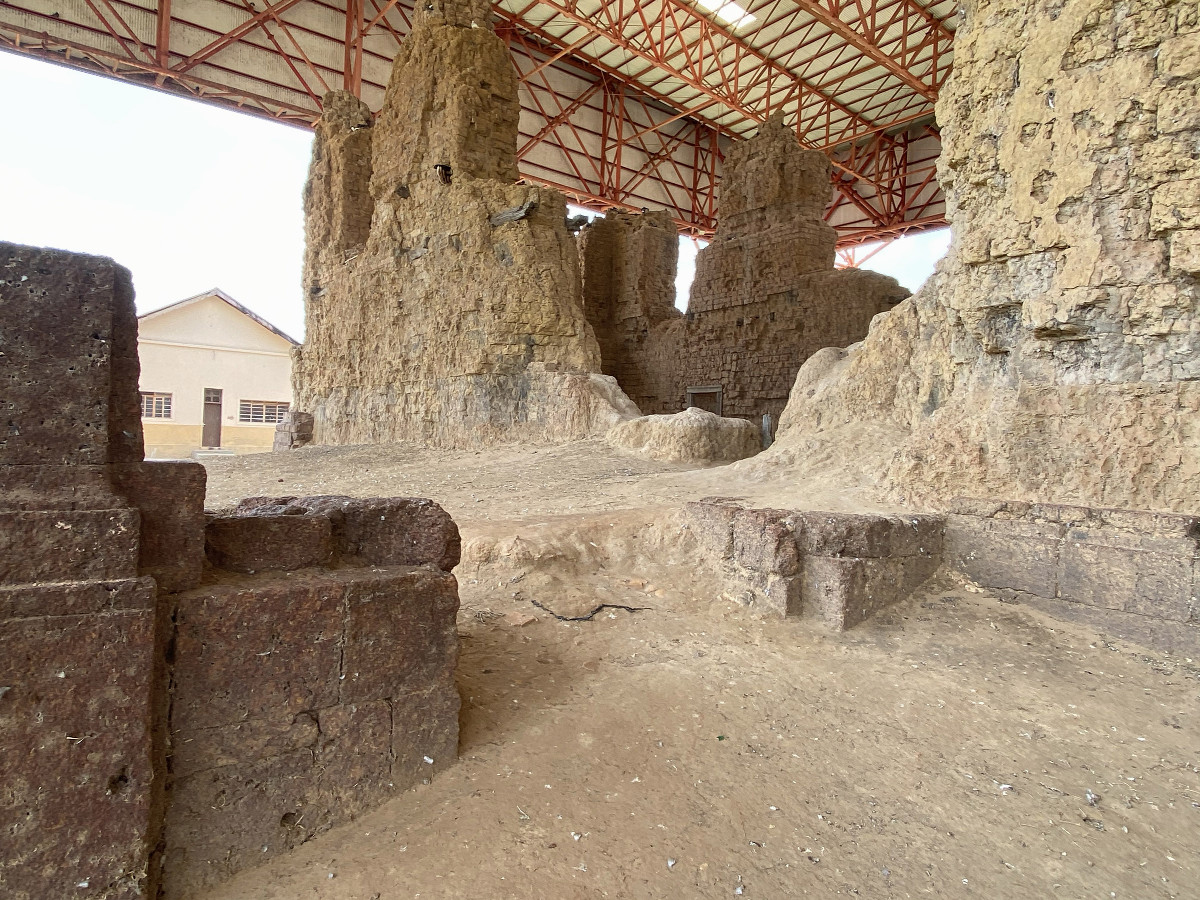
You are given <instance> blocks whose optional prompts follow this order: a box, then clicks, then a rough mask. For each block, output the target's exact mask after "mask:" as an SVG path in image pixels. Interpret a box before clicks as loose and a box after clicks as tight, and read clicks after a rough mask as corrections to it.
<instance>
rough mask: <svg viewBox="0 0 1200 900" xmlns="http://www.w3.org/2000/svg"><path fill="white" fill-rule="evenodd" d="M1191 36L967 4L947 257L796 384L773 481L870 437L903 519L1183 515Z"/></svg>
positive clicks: (1198, 193)
mask: <svg viewBox="0 0 1200 900" xmlns="http://www.w3.org/2000/svg"><path fill="white" fill-rule="evenodd" d="M1197 28H1198V24H1197V7H1196V5H1195V4H1194V3H1183V2H1169V0H1133V2H1112V0H1065V2H1064V0H1029V2H1023V3H1019V2H1012V0H1005V2H994V0H967V2H965V3H964V4H963V12H962V20H961V24H960V26H959V29H958V32H957V36H956V38H955V46H954V73H953V75H952V77H951V79H950V80H949V82H948V83H947V85H946V87H945V89H944V90H943V92H942V95H941V99H940V101H939V104H938V119H939V121H940V123H941V126H942V136H943V142H944V150H943V153H942V157H941V160H940V161H939V177H940V179H941V183H942V187H943V189H944V190H945V192H946V195H947V198H948V201H949V205H950V213H951V217H952V221H953V223H954V238H953V242H952V245H951V249H950V252H949V255H948V256H947V257H946V259H945V260H944V261H943V262H942V264H941V266H940V269H939V272H938V273H937V274H936V275H935V276H934V277H933V278H932V279H931V280H930V282H929V283H928V284H927V285H926V286H925V288H924V289H923V290H922V291H920V292H919V293H918V294H917V295H916V296H915V297H913V298H912V299H911V300H910V301H908V302H906V303H904V304H901V305H900V306H899V307H898V308H897V309H896V310H894V311H893V312H892V313H891V314H890V315H889V316H887V317H886V318H885V319H884V320H883V321H882V322H880V323H879V324H878V326H877V327H876V328H874V330H873V331H872V333H871V335H870V337H868V338H867V340H866V341H865V342H864V343H863V345H862V346H861V348H858V349H855V350H853V351H851V352H849V353H847V354H837V353H834V352H832V351H831V352H828V353H824V354H820V355H819V356H818V357H817V358H815V359H814V360H812V361H811V362H810V363H809V364H808V365H807V366H806V367H805V368H804V369H803V370H802V371H801V373H800V375H799V377H798V378H797V381H796V386H795V389H794V390H793V393H792V397H791V400H790V402H789V405H788V409H787V413H786V415H785V420H784V422H783V429H782V433H781V441H780V445H781V446H780V447H779V449H778V450H777V453H776V458H777V460H778V461H779V462H782V463H784V464H792V463H795V464H797V465H799V466H801V467H802V466H803V463H802V460H803V458H805V457H806V456H809V455H811V453H812V452H813V451H814V450H817V449H819V447H820V446H822V445H824V446H828V445H829V444H830V442H836V441H843V442H845V441H848V440H853V435H852V434H851V432H852V431H853V428H854V426H855V423H860V424H861V423H870V424H871V425H873V426H878V427H877V428H876V434H877V435H878V434H882V433H888V434H891V435H892V436H893V440H894V447H893V451H894V452H891V453H888V454H885V457H884V458H883V460H882V461H881V462H879V463H878V465H877V467H876V468H877V469H878V474H879V475H880V476H881V477H882V478H883V479H884V482H885V483H886V484H889V485H890V490H891V491H892V493H893V494H894V495H895V496H896V497H898V498H900V499H907V500H910V501H915V502H923V503H936V502H940V501H944V500H945V499H947V498H949V497H951V496H954V495H955V494H960V493H969V494H971V495H973V496H1001V497H1016V498H1022V499H1039V500H1056V501H1062V502H1078V503H1099V504H1103V505H1111V506H1137V507H1149V508H1156V509H1176V510H1195V509H1197V508H1200V500H1197V497H1200V380H1198V379H1200V299H1198V295H1197V285H1196V275H1197V274H1198V273H1200V255H1198V254H1197V247H1198V246H1200V240H1198V237H1200V232H1197V230H1196V229H1197V227H1200V164H1198V163H1197V161H1196V160H1197V157H1198V156H1200V116H1198V115H1197V112H1196V110H1197V106H1196V86H1197V76H1198V74H1200V41H1198V35H1197ZM902 346H910V347H911V348H912V352H911V354H910V353H897V352H896V348H897V347H902ZM848 449H850V450H853V448H852V447H848Z"/></svg>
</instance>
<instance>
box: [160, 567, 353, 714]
mask: <svg viewBox="0 0 1200 900" xmlns="http://www.w3.org/2000/svg"><path fill="white" fill-rule="evenodd" d="M176 602H177V613H176V619H177V624H176V630H175V670H174V681H175V685H176V686H175V692H174V698H173V706H172V713H171V728H172V730H179V729H201V728H210V727H212V726H215V725H228V724H231V723H234V722H238V721H241V720H244V719H246V718H250V717H267V718H271V717H274V718H277V719H282V720H285V721H288V722H290V721H291V720H292V719H293V718H294V717H295V716H296V715H298V714H299V713H301V712H303V711H305V710H311V709H317V708H320V707H325V706H333V705H334V704H335V703H336V702H337V699H338V677H339V675H340V674H341V654H342V641H343V630H344V623H345V614H344V606H345V598H344V595H343V590H342V587H341V581H340V580H339V579H337V578H334V577H332V576H326V575H315V574H314V575H311V576H307V577H296V576H282V577H280V576H269V575H265V576H261V577H258V578H255V579H240V580H238V581H235V582H233V583H230V584H225V585H212V586H206V587H202V588H197V589H195V590H192V591H185V592H184V593H181V594H179V595H178V596H177V598H176Z"/></svg>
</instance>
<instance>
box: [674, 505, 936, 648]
mask: <svg viewBox="0 0 1200 900" xmlns="http://www.w3.org/2000/svg"><path fill="white" fill-rule="evenodd" d="M684 515H685V518H686V520H687V522H688V525H689V527H691V528H692V529H693V530H694V532H695V534H696V537H697V539H698V540H699V541H700V544H701V546H702V547H703V548H704V549H705V550H706V551H707V553H708V554H710V555H711V557H710V558H711V559H713V560H714V561H715V564H716V566H717V569H718V572H719V574H720V575H721V577H722V578H723V579H724V581H725V583H726V586H727V589H728V594H729V596H731V597H732V598H733V599H735V600H738V601H739V602H742V603H745V604H746V605H749V606H756V607H760V608H762V609H764V610H765V611H766V612H768V613H770V614H772V615H778V616H799V617H804V618H811V619H814V620H816V621H818V622H820V623H821V624H822V625H823V626H825V627H826V628H829V629H831V630H834V631H842V630H845V629H847V628H853V627H854V626H855V625H858V624H860V623H861V622H863V621H865V620H866V619H868V618H870V617H871V616H872V615H874V614H875V613H876V612H878V611H879V610H880V609H882V608H884V607H886V606H889V605H891V604H893V603H896V602H898V601H900V600H903V599H905V598H906V597H908V596H909V595H910V594H911V593H912V592H913V591H914V590H916V589H917V588H918V587H920V586H921V585H922V584H923V583H924V582H925V581H927V580H928V579H929V578H930V577H931V576H932V575H933V574H934V572H936V571H937V569H938V568H939V567H940V566H941V563H942V528H943V521H942V518H941V517H940V516H927V515H906V516H884V515H865V514H855V513H831V512H811V511H799V510H779V509H750V508H746V507H743V506H741V505H740V504H739V503H737V502H736V501H731V500H726V499H722V498H712V499H708V500H702V501H699V502H697V503H689V504H688V505H687V506H686V507H685V512H684Z"/></svg>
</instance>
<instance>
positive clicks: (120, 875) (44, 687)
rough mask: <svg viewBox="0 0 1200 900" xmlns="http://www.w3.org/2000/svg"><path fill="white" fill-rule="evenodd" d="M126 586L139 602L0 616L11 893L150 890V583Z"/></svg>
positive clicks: (120, 894) (0, 875) (109, 899)
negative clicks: (66, 612) (100, 610)
mask: <svg viewBox="0 0 1200 900" xmlns="http://www.w3.org/2000/svg"><path fill="white" fill-rule="evenodd" d="M79 591H84V592H86V589H83V588H80V589H78V590H77V589H76V588H75V586H73V585H64V586H59V585H56V586H54V587H53V588H46V589H43V591H42V592H41V596H40V598H39V600H40V602H39V604H38V605H39V606H41V607H42V608H43V609H47V610H50V609H63V608H69V607H70V606H71V605H74V604H75V602H76V601H77V600H78V599H79ZM48 592H49V593H56V592H57V593H67V594H72V595H74V596H72V597H70V598H69V599H64V601H63V602H57V601H56V600H54V599H53V598H50V597H47V596H46V593H48ZM126 593H127V597H126V600H127V602H130V603H131V605H135V606H139V607H141V608H140V609H122V610H112V611H107V612H103V613H93V614H89V615H50V614H46V613H43V614H40V615H38V616H37V617H33V618H14V619H7V620H2V619H0V646H2V647H3V648H4V652H3V653H0V688H2V690H0V771H3V772H4V777H3V781H4V789H3V790H2V791H0V820H2V821H3V822H4V838H3V840H2V841H0V847H2V850H0V895H3V896H4V897H6V898H9V897H11V898H13V900H41V898H44V897H83V898H103V900H116V898H121V900H126V898H128V900H134V898H139V900H140V898H144V897H146V896H147V894H146V892H145V891H146V865H147V853H148V844H147V842H148V841H149V840H150V839H151V837H152V835H151V833H150V831H151V830H150V792H151V774H152V767H151V754H150V673H151V655H152V654H151V650H152V642H153V641H152V620H153V614H152V613H151V612H150V611H149V609H148V607H149V606H150V605H151V603H152V601H153V584H152V583H150V582H148V581H139V582H133V583H131V584H130V585H129V590H128V591H127V592H126Z"/></svg>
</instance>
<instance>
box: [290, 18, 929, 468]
mask: <svg viewBox="0 0 1200 900" xmlns="http://www.w3.org/2000/svg"><path fill="white" fill-rule="evenodd" d="M416 16H417V18H416V21H415V22H414V27H413V31H412V33H411V34H410V35H409V36H408V37H407V38H406V39H405V41H404V43H403V45H402V47H401V49H400V52H399V53H398V54H397V56H396V59H395V62H394V64H393V69H392V77H391V82H390V83H389V86H388V91H387V95H386V97H385V99H384V105H383V109H382V110H381V111H380V112H379V114H378V115H377V116H375V117H374V119H372V116H371V113H370V110H369V109H368V108H367V107H366V106H365V105H364V104H363V103H361V102H360V101H358V100H357V99H355V98H354V97H352V96H350V95H349V94H345V93H338V92H334V93H332V94H330V95H329V96H327V97H326V98H325V101H324V112H323V115H322V117H321V120H320V122H318V124H317V136H316V142H315V145H314V150H313V162H312V168H311V170H310V175H309V183H308V187H307V190H306V194H305V216H306V222H307V226H306V227H307V247H308V249H307V254H306V257H305V268H304V284H305V292H306V305H307V339H306V342H305V345H304V348H303V350H302V351H301V352H300V354H299V356H298V357H297V361H296V369H295V376H294V380H295V387H296V406H297V408H298V409H302V410H305V411H307V412H310V413H311V414H312V415H313V416H314V419H315V427H314V436H315V440H316V442H317V443H324V444H345V443H364V442H386V441H396V440H416V441H420V442H422V443H424V444H427V445H432V446H479V445H488V444H498V443H506V442H514V441H538V442H545V441H566V440H572V439H577V438H582V437H587V436H590V435H597V436H599V435H603V434H604V433H605V432H606V431H607V430H608V429H609V428H610V427H611V426H613V425H615V424H617V423H618V422H620V421H622V420H625V419H629V418H632V417H634V416H636V415H637V414H638V411H639V409H640V411H641V412H642V413H644V414H652V413H661V412H679V411H681V410H683V409H684V408H686V407H688V406H700V407H702V408H706V409H709V410H710V411H713V412H718V413H720V414H722V415H726V416H730V415H733V416H742V417H747V418H755V419H758V418H761V416H762V415H763V414H764V413H770V414H771V415H772V416H773V417H774V419H776V420H777V419H778V416H779V414H780V413H781V412H782V410H783V407H784V404H785V403H786V401H787V396H788V391H789V389H790V387H791V385H792V382H793V381H794V379H795V375H796V370H797V369H798V368H799V367H800V364H801V363H802V362H803V361H804V360H805V359H807V358H808V356H810V355H811V354H812V353H814V352H815V351H817V350H819V349H820V348H822V347H827V346H839V347H841V346H845V345H847V344H850V343H853V342H855V341H857V340H861V339H862V338H863V337H864V336H865V335H866V333H867V329H868V327H869V325H870V322H871V318H872V317H873V316H874V315H875V314H877V313H880V312H884V311H886V310H888V309H890V308H891V307H892V306H894V305H895V304H896V303H897V302H899V301H900V300H901V299H903V298H904V297H906V296H907V295H908V292H907V291H905V290H904V289H903V288H901V287H900V286H899V285H898V284H897V283H896V282H895V280H893V279H891V278H887V277H885V276H881V275H876V274H873V273H869V272H860V271H852V272H835V271H834V270H833V248H834V240H835V234H834V231H833V229H832V228H831V227H830V226H829V225H827V224H826V223H825V222H824V221H823V219H822V217H821V216H822V213H823V211H824V208H825V204H826V203H827V201H828V199H829V193H830V176H829V172H830V169H829V161H828V159H826V157H825V156H824V155H822V154H820V153H817V152H815V151H806V150H804V149H802V148H801V147H800V145H799V143H798V142H797V141H796V138H795V135H794V134H793V133H792V132H791V131H789V130H788V129H786V128H785V127H783V124H782V122H779V121H774V120H773V121H771V122H769V123H767V124H766V125H765V126H764V127H763V129H762V132H761V134H760V135H759V136H758V137H756V138H755V139H753V140H750V141H746V142H743V143H741V144H738V145H735V146H734V147H732V148H731V149H730V151H729V153H728V156H727V159H726V162H725V175H724V186H723V188H722V201H721V203H722V222H721V227H720V228H719V229H718V232H717V235H716V237H715V239H714V241H713V244H712V245H711V246H710V247H708V248H706V249H705V250H704V251H703V252H702V253H701V255H700V259H699V261H698V263H697V277H696V284H695V286H694V288H693V292H692V303H691V307H690V308H689V312H688V315H687V317H686V319H685V318H684V317H683V316H682V315H681V314H680V313H679V312H678V310H676V309H675V306H674V298H675V288H674V279H675V267H676V261H677V255H678V235H677V233H676V231H675V227H674V225H673V223H672V222H671V220H670V218H669V217H668V216H667V215H666V214H665V213H647V214H645V215H643V216H631V215H629V214H625V213H620V212H611V213H610V214H609V216H608V218H606V219H604V220H600V221H597V222H596V223H595V224H593V225H591V226H589V227H587V228H585V229H584V230H583V232H582V233H581V235H580V237H579V247H578V249H577V247H576V244H575V240H574V239H573V238H572V236H571V233H570V232H569V231H568V230H567V227H566V207H565V201H564V199H563V197H562V196H561V195H559V194H558V193H557V192H555V191H553V190H550V189H548V188H543V187H539V186H536V185H519V184H517V183H516V182H517V179H518V173H517V118H518V113H519V105H518V102H517V82H516V73H515V71H514V70H513V67H512V62H511V60H510V58H509V55H508V52H507V50H506V49H505V47H504V44H503V42H502V41H501V40H500V39H499V38H498V37H497V36H496V35H495V34H494V33H493V32H492V30H491V27H490V24H489V22H490V12H489V7H488V4H486V3H483V2H472V3H457V4H454V3H445V4H438V3H434V4H429V5H427V8H422V9H418V11H417V14H416ZM434 73H436V77H435V75H434ZM414 122H420V123H421V128H420V129H417V130H415V131H414V129H413V127H412V123H414ZM581 272H582V274H581ZM581 278H582V282H581ZM696 386H703V387H705V388H708V389H710V390H707V391H705V392H697V393H694V394H689V388H690V387H696ZM717 395H719V397H720V400H719V402H718V401H717V400H716V399H715V398H716V397H717ZM630 399H632V401H633V403H631V402H630ZM634 404H636V408H635V406H634ZM287 446H288V445H287V443H286V440H283V441H281V442H280V448H281V449H286V447H287Z"/></svg>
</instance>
